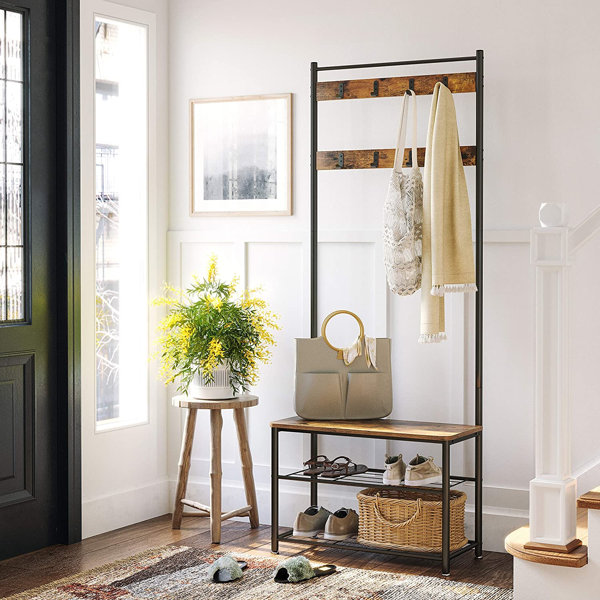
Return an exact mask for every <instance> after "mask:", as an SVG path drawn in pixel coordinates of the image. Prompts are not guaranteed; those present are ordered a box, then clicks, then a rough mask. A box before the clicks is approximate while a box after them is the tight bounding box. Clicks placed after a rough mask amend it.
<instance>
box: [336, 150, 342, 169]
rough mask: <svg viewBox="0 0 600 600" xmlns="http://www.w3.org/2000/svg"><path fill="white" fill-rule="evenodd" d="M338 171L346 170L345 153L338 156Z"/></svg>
mask: <svg viewBox="0 0 600 600" xmlns="http://www.w3.org/2000/svg"><path fill="white" fill-rule="evenodd" d="M335 168H336V169H343V168H344V153H343V152H340V153H339V154H338V161H337V165H336V167H335Z"/></svg>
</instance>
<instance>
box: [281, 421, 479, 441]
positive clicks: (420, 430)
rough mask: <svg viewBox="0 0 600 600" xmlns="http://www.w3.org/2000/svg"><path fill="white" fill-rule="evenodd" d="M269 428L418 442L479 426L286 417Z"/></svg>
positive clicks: (466, 434)
mask: <svg viewBox="0 0 600 600" xmlns="http://www.w3.org/2000/svg"><path fill="white" fill-rule="evenodd" d="M271 428H273V429H280V430H282V431H302V432H304V433H324V434H331V435H350V436H352V437H372V438H379V439H386V440H413V441H419V442H425V443H427V442H430V443H434V444H439V443H440V442H450V443H454V442H458V441H464V440H466V439H469V438H472V437H475V436H476V435H477V434H478V433H479V432H480V431H482V429H483V427H481V425H458V424H456V423H429V422H427V421H401V420H399V419H370V420H365V421H308V420H306V419H301V418H300V417H289V418H287V419H281V420H279V421H273V422H272V423H271Z"/></svg>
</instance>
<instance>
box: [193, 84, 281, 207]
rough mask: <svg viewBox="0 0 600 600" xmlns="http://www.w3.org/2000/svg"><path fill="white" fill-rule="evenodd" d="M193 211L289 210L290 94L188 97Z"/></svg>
mask: <svg viewBox="0 0 600 600" xmlns="http://www.w3.org/2000/svg"><path fill="white" fill-rule="evenodd" d="M190 131H191V151H190V157H191V165H190V171H191V186H190V187H191V198H190V210H191V214H192V215H291V214H292V95H291V94H273V95H269V96H240V97H231V98H209V99H198V100H191V101H190Z"/></svg>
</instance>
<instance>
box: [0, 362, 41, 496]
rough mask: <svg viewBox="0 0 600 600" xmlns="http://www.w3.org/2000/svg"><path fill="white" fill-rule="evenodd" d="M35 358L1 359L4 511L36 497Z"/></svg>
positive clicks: (0, 478)
mask: <svg viewBox="0 0 600 600" xmlns="http://www.w3.org/2000/svg"><path fill="white" fill-rule="evenodd" d="M33 390H34V387H33V354H19V355H14V356H2V357H0V457H1V458H0V507H1V506H6V505H8V504H16V503H18V502H23V501H25V500H29V499H31V498H32V497H33V465H34V456H35V454H34V453H35V448H34V444H33V439H34V435H33V434H34V393H33Z"/></svg>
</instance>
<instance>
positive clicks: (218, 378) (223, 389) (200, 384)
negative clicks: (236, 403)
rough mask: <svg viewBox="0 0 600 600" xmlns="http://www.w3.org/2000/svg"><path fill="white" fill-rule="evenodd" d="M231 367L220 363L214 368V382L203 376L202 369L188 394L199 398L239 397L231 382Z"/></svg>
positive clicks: (224, 398)
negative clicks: (206, 379)
mask: <svg viewBox="0 0 600 600" xmlns="http://www.w3.org/2000/svg"><path fill="white" fill-rule="evenodd" d="M229 374H230V372H229V367H228V366H226V365H219V366H218V367H216V368H215V369H213V382H212V383H209V382H207V381H205V380H204V378H203V377H202V371H200V373H196V375H194V379H193V380H192V383H191V384H190V387H189V389H188V395H189V396H191V397H192V398H197V399H199V400H227V399H229V398H237V394H234V393H233V391H232V389H231V385H230V384H229Z"/></svg>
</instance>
